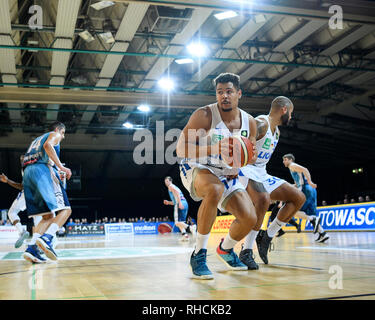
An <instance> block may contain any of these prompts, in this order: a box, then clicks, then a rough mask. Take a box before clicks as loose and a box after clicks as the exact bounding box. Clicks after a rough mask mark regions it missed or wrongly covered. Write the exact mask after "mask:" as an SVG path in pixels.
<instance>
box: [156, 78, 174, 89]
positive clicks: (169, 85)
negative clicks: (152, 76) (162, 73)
mask: <svg viewBox="0 0 375 320" xmlns="http://www.w3.org/2000/svg"><path fill="white" fill-rule="evenodd" d="M158 84H159V87H160V88H162V89H164V90H166V91H171V90H173V89H174V82H173V80H172V79H170V78H161V79H160V80H159V81H158Z"/></svg>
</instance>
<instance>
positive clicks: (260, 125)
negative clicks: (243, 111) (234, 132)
mask: <svg viewBox="0 0 375 320" xmlns="http://www.w3.org/2000/svg"><path fill="white" fill-rule="evenodd" d="M256 122H257V137H256V139H257V140H259V139H261V138H263V137H264V135H265V134H266V132H267V129H268V125H267V124H266V123H264V122H263V121H261V120H258V119H256Z"/></svg>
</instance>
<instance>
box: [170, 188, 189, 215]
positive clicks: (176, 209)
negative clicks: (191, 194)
mask: <svg viewBox="0 0 375 320" xmlns="http://www.w3.org/2000/svg"><path fill="white" fill-rule="evenodd" d="M170 186H172V188H173V189H175V190H177V191H178V193H179V196H180V199H181V204H182V205H183V206H184V209H180V208H179V207H178V200H177V199H176V198H175V196H174V194H173V192H172V191H170V190H169V189H168V193H169V197H170V198H171V201H172V202H173V205H174V220H175V222H177V221H184V222H185V221H186V217H187V213H188V210H189V205H188V203H187V201H186V199H185V197H184V194H183V193H182V191H181V190H180V188H179V187H177V186H176V185H174V184H171V185H170Z"/></svg>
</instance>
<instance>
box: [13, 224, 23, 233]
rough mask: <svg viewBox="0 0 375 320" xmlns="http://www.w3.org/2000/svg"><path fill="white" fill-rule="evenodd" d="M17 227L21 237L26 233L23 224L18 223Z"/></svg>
mask: <svg viewBox="0 0 375 320" xmlns="http://www.w3.org/2000/svg"><path fill="white" fill-rule="evenodd" d="M15 227H16V228H17V230H18V233H19V234H20V235H21V234H22V232H24V228H23V227H22V224H21V222H17V223H16V224H15Z"/></svg>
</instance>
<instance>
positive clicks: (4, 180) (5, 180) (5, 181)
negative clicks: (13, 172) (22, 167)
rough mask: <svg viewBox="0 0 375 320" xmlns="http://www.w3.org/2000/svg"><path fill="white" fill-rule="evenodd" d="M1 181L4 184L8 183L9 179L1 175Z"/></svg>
mask: <svg viewBox="0 0 375 320" xmlns="http://www.w3.org/2000/svg"><path fill="white" fill-rule="evenodd" d="M0 181H1V182H4V183H7V182H8V177H7V176H6V175H5V174H4V173H2V174H1V175H0Z"/></svg>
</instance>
